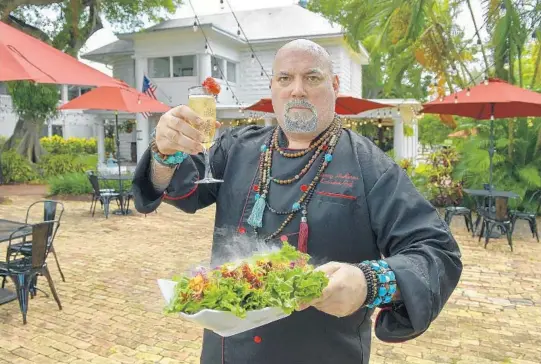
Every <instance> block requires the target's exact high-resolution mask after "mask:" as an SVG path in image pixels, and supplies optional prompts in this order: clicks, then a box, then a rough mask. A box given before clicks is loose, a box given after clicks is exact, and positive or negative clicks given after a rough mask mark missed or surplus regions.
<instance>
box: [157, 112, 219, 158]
mask: <svg viewBox="0 0 541 364" xmlns="http://www.w3.org/2000/svg"><path fill="white" fill-rule="evenodd" d="M203 122H204V121H203V120H202V119H201V118H200V117H199V116H198V115H197V114H196V113H195V112H194V111H193V110H192V109H190V108H189V107H188V106H186V105H181V106H177V107H174V108H172V109H171V110H169V111H168V112H166V113H165V114H163V115H162V116H161V117H160V121H159V122H158V125H157V126H156V146H157V147H158V150H159V151H160V153H163V154H165V155H172V154H175V153H176V152H179V151H180V152H185V153H188V154H198V153H201V152H202V151H203V145H202V144H201V142H202V141H203V140H204V138H203V134H202V133H201V132H200V131H198V130H197V129H195V128H194V127H193V126H192V125H199V124H200V123H203ZM216 127H217V128H218V127H220V123H219V122H218V121H216Z"/></svg>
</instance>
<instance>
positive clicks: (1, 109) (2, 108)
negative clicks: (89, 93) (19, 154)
mask: <svg viewBox="0 0 541 364" xmlns="http://www.w3.org/2000/svg"><path fill="white" fill-rule="evenodd" d="M17 120H18V115H17V114H16V113H15V112H14V110H13V107H12V104H11V96H7V95H0V136H4V137H9V136H11V134H13V130H14V129H15V124H17ZM96 121H97V119H96V117H95V116H93V115H88V114H83V113H82V112H81V111H75V110H66V111H61V112H60V113H59V115H58V117H56V118H55V119H53V120H51V122H52V124H53V125H62V126H63V128H62V129H63V134H64V137H65V138H69V137H78V138H90V137H93V136H94V129H93V125H94V123H96Z"/></svg>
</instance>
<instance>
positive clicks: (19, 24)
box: [5, 15, 51, 43]
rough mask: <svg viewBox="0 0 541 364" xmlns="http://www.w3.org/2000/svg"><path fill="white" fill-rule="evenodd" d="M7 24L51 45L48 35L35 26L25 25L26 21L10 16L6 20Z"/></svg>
mask: <svg viewBox="0 0 541 364" xmlns="http://www.w3.org/2000/svg"><path fill="white" fill-rule="evenodd" d="M5 23H6V24H8V25H11V26H12V27H14V28H16V29H19V30H20V31H22V32H25V33H26V34H29V35H31V36H33V37H34V38H37V39H39V40H42V41H44V42H46V43H50V41H51V39H50V38H49V36H48V35H47V34H45V32H43V31H41V30H40V29H38V28H36V27H35V26H33V25H30V24H27V23H25V22H24V21H22V20H21V19H19V18H16V17H15V16H13V15H9V16H8V17H7V19H5Z"/></svg>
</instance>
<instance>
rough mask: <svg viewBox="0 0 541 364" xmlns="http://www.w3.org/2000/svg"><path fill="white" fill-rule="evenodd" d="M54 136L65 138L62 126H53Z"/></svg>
mask: <svg viewBox="0 0 541 364" xmlns="http://www.w3.org/2000/svg"><path fill="white" fill-rule="evenodd" d="M52 132H53V135H58V136H64V133H63V130H62V125H53V130H52Z"/></svg>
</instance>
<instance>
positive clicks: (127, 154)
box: [0, 5, 420, 162]
mask: <svg viewBox="0 0 541 364" xmlns="http://www.w3.org/2000/svg"><path fill="white" fill-rule="evenodd" d="M235 16H236V18H235ZM235 16H234V15H233V14H232V13H220V14H214V15H205V16H199V17H198V21H196V19H195V17H193V16H192V17H186V18H180V19H173V20H168V21H165V22H162V23H160V24H158V25H155V26H153V27H151V28H148V29H145V30H143V31H141V32H137V33H131V34H121V35H118V38H119V39H118V40H117V41H115V42H113V43H111V44H108V45H106V46H104V47H101V48H99V49H96V50H94V51H91V52H89V53H86V54H84V55H82V56H81V57H82V58H84V59H87V60H90V61H94V62H99V63H102V64H105V65H108V67H110V68H111V69H112V73H113V77H116V78H119V79H122V80H124V81H125V82H127V83H128V84H129V85H131V86H133V87H135V88H136V89H138V90H141V89H142V85H143V77H144V75H146V76H147V77H148V78H150V80H151V81H152V82H153V83H154V84H155V85H156V86H157V87H158V89H157V91H156V92H155V94H156V96H157V98H158V99H159V100H160V101H162V102H164V103H166V104H168V105H171V106H174V105H178V104H185V103H187V101H188V88H189V87H191V86H195V85H199V84H201V83H202V82H203V80H204V79H205V78H207V77H208V76H212V77H214V78H216V79H217V80H218V81H219V82H220V83H221V84H222V92H221V93H220V95H219V97H218V110H217V112H218V119H219V120H220V121H222V122H223V123H224V125H225V126H226V127H227V126H228V125H235V124H236V123H238V121H239V120H246V119H250V121H253V122H259V123H265V124H270V123H273V122H274V120H273V115H269V114H255V113H247V112H246V113H244V112H242V110H241V108H242V107H245V106H248V105H250V104H252V103H254V102H257V101H258V100H259V99H261V98H263V97H269V96H270V90H269V76H270V75H271V67H272V60H273V59H274V55H275V53H276V51H277V49H278V48H279V47H281V46H282V45H284V44H285V43H287V42H288V41H291V40H293V39H297V38H305V39H310V40H312V41H315V42H317V43H318V44H320V45H322V46H323V47H324V48H325V49H326V50H327V51H328V52H329V54H330V55H331V57H332V61H333V66H334V70H335V72H336V73H337V75H338V76H339V77H340V80H341V82H340V87H341V89H340V92H341V93H344V94H349V95H352V96H358V97H362V70H363V68H362V66H363V65H367V64H368V63H369V62H370V58H369V55H368V53H367V52H366V50H365V49H364V48H363V47H362V45H360V46H359V48H360V51H359V52H355V51H354V50H352V49H351V47H350V46H349V45H348V44H347V42H346V41H345V40H344V31H343V30H342V28H341V27H339V26H337V25H333V24H331V23H330V22H329V21H328V20H327V19H325V18H324V17H322V16H321V15H319V14H315V13H313V12H311V11H309V10H307V9H305V8H304V7H302V6H299V5H292V6H283V7H276V8H267V9H259V10H250V11H239V12H236V13H235ZM237 20H238V22H237ZM194 23H195V24H198V26H197V27H194ZM239 25H240V26H239ZM375 101H378V102H381V103H385V104H389V106H390V108H389V109H385V110H380V111H374V112H368V113H363V114H362V115H357V116H353V118H355V119H354V121H351V120H350V121H349V123H367V122H373V121H375V122H376V124H379V126H380V127H382V128H384V129H389V130H387V133H388V134H391V138H392V139H393V140H394V141H393V147H394V150H395V154H396V155H397V156H400V157H414V156H415V155H416V151H417V129H416V127H415V126H414V128H413V129H414V135H413V136H412V137H405V136H404V128H403V123H404V122H406V123H410V122H411V120H412V119H413V118H414V115H413V112H412V110H413V109H418V108H420V105H419V104H418V103H417V101H415V100H375ZM412 108H413V109H412ZM84 114H85V115H88V116H89V117H90V119H88V123H95V124H96V126H95V127H94V128H90V129H92V134H93V135H96V136H97V137H98V144H101V147H100V148H99V149H100V150H99V154H100V160H102V161H103V159H104V152H103V151H104V149H103V136H104V132H103V125H104V122H105V121H111V120H113V119H114V116H113V114H112V113H111V112H106V111H103V112H97V111H85V112H84ZM119 117H120V118H121V120H129V119H135V120H136V121H137V124H136V125H137V126H136V130H134V131H133V132H132V133H130V134H126V133H123V134H121V136H120V137H121V138H120V139H121V147H120V153H119V157H120V159H125V160H131V161H132V162H135V158H133V157H135V154H136V155H137V159H138V158H139V157H140V156H141V155H142V153H143V152H144V150H145V149H146V148H147V146H148V143H149V136H150V133H151V131H152V130H153V128H154V126H155V124H156V122H157V118H158V116H151V117H150V118H149V119H146V118H144V117H143V116H142V115H140V114H137V115H133V114H131V115H129V114H128V115H126V114H119ZM0 121H1V119H0ZM64 134H66V133H64Z"/></svg>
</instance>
